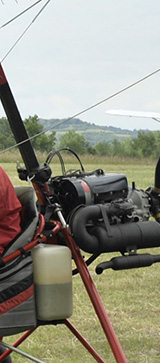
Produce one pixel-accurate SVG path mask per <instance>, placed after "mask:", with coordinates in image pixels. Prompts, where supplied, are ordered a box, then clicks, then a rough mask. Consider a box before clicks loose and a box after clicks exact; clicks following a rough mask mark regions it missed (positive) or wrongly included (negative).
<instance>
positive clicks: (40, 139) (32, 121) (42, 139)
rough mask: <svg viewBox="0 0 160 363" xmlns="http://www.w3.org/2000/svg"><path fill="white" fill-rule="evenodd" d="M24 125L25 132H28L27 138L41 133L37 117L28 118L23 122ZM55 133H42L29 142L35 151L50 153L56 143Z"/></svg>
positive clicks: (41, 128) (40, 125)
mask: <svg viewBox="0 0 160 363" xmlns="http://www.w3.org/2000/svg"><path fill="white" fill-rule="evenodd" d="M24 124H25V127H26V130H27V132H28V135H29V137H32V136H35V135H37V134H39V133H42V132H43V125H42V124H40V122H39V118H38V116H37V115H34V116H29V117H28V118H26V119H25V120H24ZM55 135H56V133H55V131H53V132H51V133H50V134H48V135H47V134H45V133H42V134H41V135H39V136H37V137H35V138H33V139H32V140H31V142H32V145H33V147H34V148H35V150H40V151H47V152H49V151H51V150H52V149H53V148H54V146H55V143H56V137H55Z"/></svg>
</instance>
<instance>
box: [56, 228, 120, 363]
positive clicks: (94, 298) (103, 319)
mask: <svg viewBox="0 0 160 363" xmlns="http://www.w3.org/2000/svg"><path fill="white" fill-rule="evenodd" d="M62 232H63V235H64V237H65V240H66V242H67V244H68V247H69V248H70V249H71V251H72V254H73V257H74V260H75V263H76V265H77V268H78V270H79V273H80V275H81V278H82V281H83V283H84V285H85V288H86V290H87V292H88V295H89V297H90V299H91V302H92V304H93V307H94V309H95V311H96V314H97V316H98V318H99V321H100V323H101V326H102V328H103V330H104V333H105V335H106V337H107V339H108V342H109V344H110V347H111V349H112V352H113V354H114V356H115V359H116V362H117V363H127V359H126V357H125V354H124V352H123V350H122V347H121V345H120V343H119V340H118V338H117V336H116V334H115V332H114V329H113V327H112V324H111V322H110V320H109V317H108V315H107V312H106V310H105V308H104V305H103V303H102V300H101V298H100V296H99V293H98V291H97V289H96V287H95V284H94V282H93V280H92V277H91V275H90V273H89V270H88V268H87V266H86V264H85V262H84V260H83V257H82V255H81V253H80V250H79V247H78V246H77V245H76V244H75V242H74V240H73V238H72V236H71V233H70V229H69V227H66V228H63V231H62Z"/></svg>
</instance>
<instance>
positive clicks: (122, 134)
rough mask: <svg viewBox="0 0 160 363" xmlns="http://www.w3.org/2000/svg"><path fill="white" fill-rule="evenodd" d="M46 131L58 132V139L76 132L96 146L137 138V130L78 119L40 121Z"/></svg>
mask: <svg viewBox="0 0 160 363" xmlns="http://www.w3.org/2000/svg"><path fill="white" fill-rule="evenodd" d="M40 122H41V123H42V124H43V127H44V129H45V130H54V131H56V138H57V141H59V139H60V137H61V136H62V135H63V134H64V133H66V132H67V131H69V130H74V131H75V132H79V133H81V134H83V135H84V137H85V139H86V140H88V141H89V143H90V144H91V145H92V146H94V145H95V144H96V143H99V142H112V141H113V140H114V139H118V140H119V141H123V140H124V139H125V138H126V137H136V136H137V133H138V132H137V130H134V131H130V130H124V129H121V128H119V127H118V128H117V127H113V126H99V125H95V124H94V123H89V122H86V121H82V120H80V119H78V118H74V119H72V120H67V119H49V120H45V119H40Z"/></svg>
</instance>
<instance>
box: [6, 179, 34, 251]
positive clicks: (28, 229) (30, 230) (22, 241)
mask: <svg viewBox="0 0 160 363" xmlns="http://www.w3.org/2000/svg"><path fill="white" fill-rule="evenodd" d="M15 191H16V194H17V197H18V199H19V201H20V203H21V205H22V214H21V228H22V231H21V233H20V234H19V235H18V236H17V237H16V238H15V239H14V240H13V241H12V242H10V243H9V244H8V246H7V247H6V249H5V251H4V253H3V257H5V256H8V255H9V254H10V253H12V252H15V251H16V250H17V249H19V248H20V247H23V246H25V245H26V244H27V243H29V242H30V241H31V240H32V238H33V236H34V234H35V231H36V227H37V225H38V220H39V217H38V211H37V207H36V202H35V192H34V189H33V188H32V187H21V186H18V187H15Z"/></svg>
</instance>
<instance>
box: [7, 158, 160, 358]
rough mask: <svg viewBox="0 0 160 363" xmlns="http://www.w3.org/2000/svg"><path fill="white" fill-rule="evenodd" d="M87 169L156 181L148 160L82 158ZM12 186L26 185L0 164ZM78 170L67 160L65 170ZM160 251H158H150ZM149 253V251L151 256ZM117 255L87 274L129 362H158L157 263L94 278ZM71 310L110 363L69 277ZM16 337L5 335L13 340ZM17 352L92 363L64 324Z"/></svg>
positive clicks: (140, 183) (39, 333)
mask: <svg viewBox="0 0 160 363" xmlns="http://www.w3.org/2000/svg"><path fill="white" fill-rule="evenodd" d="M82 161H83V164H84V166H85V169H86V171H91V170H93V169H96V168H98V167H101V168H102V169H104V170H105V171H106V172H115V173H116V172H120V173H124V174H126V176H127V177H128V182H129V184H131V182H132V181H133V180H134V181H135V182H136V185H137V187H140V188H144V189H145V188H147V187H148V186H150V185H152V184H153V183H154V170H155V165H156V162H153V161H150V160H145V161H144V160H143V161H142V160H140V161H138V160H134V159H133V160H129V159H113V158H112V159H107V158H101V159H98V158H95V157H92V158H90V160H89V159H88V157H83V160H82ZM1 165H2V166H3V167H4V169H5V170H6V172H7V173H8V175H9V176H10V178H11V180H12V182H13V184H14V185H20V184H21V185H26V183H25V182H22V181H19V179H18V176H17V174H16V171H15V163H13V162H12V163H7V162H5V163H1ZM51 167H52V170H53V175H56V174H59V173H60V168H59V165H58V162H57V161H55V162H54V163H53V164H52V165H51ZM71 167H73V168H77V166H76V165H74V164H72V162H71V160H69V161H68V164H67V168H68V169H70V168H71ZM150 251H151V253H159V249H158V248H157V249H155V250H152V249H151V250H150ZM150 251H147V252H150ZM113 256H115V254H108V255H107V254H102V255H101V256H100V257H99V258H98V259H97V260H96V261H95V262H94V263H93V264H92V265H91V266H90V267H89V270H90V272H91V275H92V277H93V279H94V282H95V284H96V286H97V289H98V291H99V293H100V296H101V298H102V300H103V303H104V306H105V308H106V310H107V313H108V316H109V318H110V320H111V322H112V325H113V327H114V330H115V332H116V334H117V336H118V338H119V341H120V343H121V346H122V348H123V350H124V352H125V355H126V357H127V359H128V362H129V363H159V362H160V304H159V299H160V292H159V288H160V264H155V265H153V266H151V267H148V268H142V269H134V270H129V271H127V272H126V271H112V270H107V271H104V273H103V274H102V275H96V273H95V267H96V265H97V264H98V263H99V262H102V261H105V260H109V259H110V258H111V257H113ZM73 288H74V297H73V301H74V311H73V316H72V317H71V319H70V321H71V322H72V323H73V324H74V325H75V326H76V327H77V328H78V329H79V330H80V332H81V333H82V334H83V335H84V337H85V338H87V339H88V340H89V342H90V343H91V344H92V345H93V347H94V348H95V349H96V350H97V351H98V352H99V353H100V354H101V355H102V357H103V359H104V360H105V361H106V362H107V363H114V362H115V359H114V357H113V354H112V351H111V349H110V347H109V344H108V342H107V341H106V338H105V336H104V333H103V331H102V329H101V327H100V324H99V322H98V319H97V316H96V314H95V312H94V310H93V307H92V305H91V303H90V300H89V298H88V295H87V293H86V291H85V288H84V286H83V284H82V282H81V278H80V277H79V276H78V275H77V276H75V277H73ZM16 338H17V336H16V337H13V336H12V337H7V338H6V339H5V341H7V342H10V343H11V342H13V341H14V340H15V339H16ZM20 349H23V350H24V351H26V352H28V353H29V354H32V355H34V356H36V357H37V358H39V359H42V360H44V361H45V362H46V363H64V362H65V363H73V362H76V363H82V362H85V363H91V362H94V359H93V358H92V357H91V355H90V354H89V353H88V352H87V351H86V350H85V348H84V347H83V346H82V345H81V344H80V343H79V342H78V341H77V339H76V338H75V337H74V336H73V335H72V333H70V331H69V330H68V329H67V328H66V327H65V326H61V325H58V326H53V327H51V326H45V327H39V328H38V329H37V330H36V331H35V332H34V333H33V334H32V335H31V336H30V337H29V338H28V339H27V340H26V342H24V343H23V344H22V345H21V346H20ZM12 357H13V358H12V359H13V363H22V362H23V361H24V362H25V363H28V362H30V361H29V360H28V359H26V358H22V357H21V356H19V355H17V354H15V353H14V354H13V355H12Z"/></svg>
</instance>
